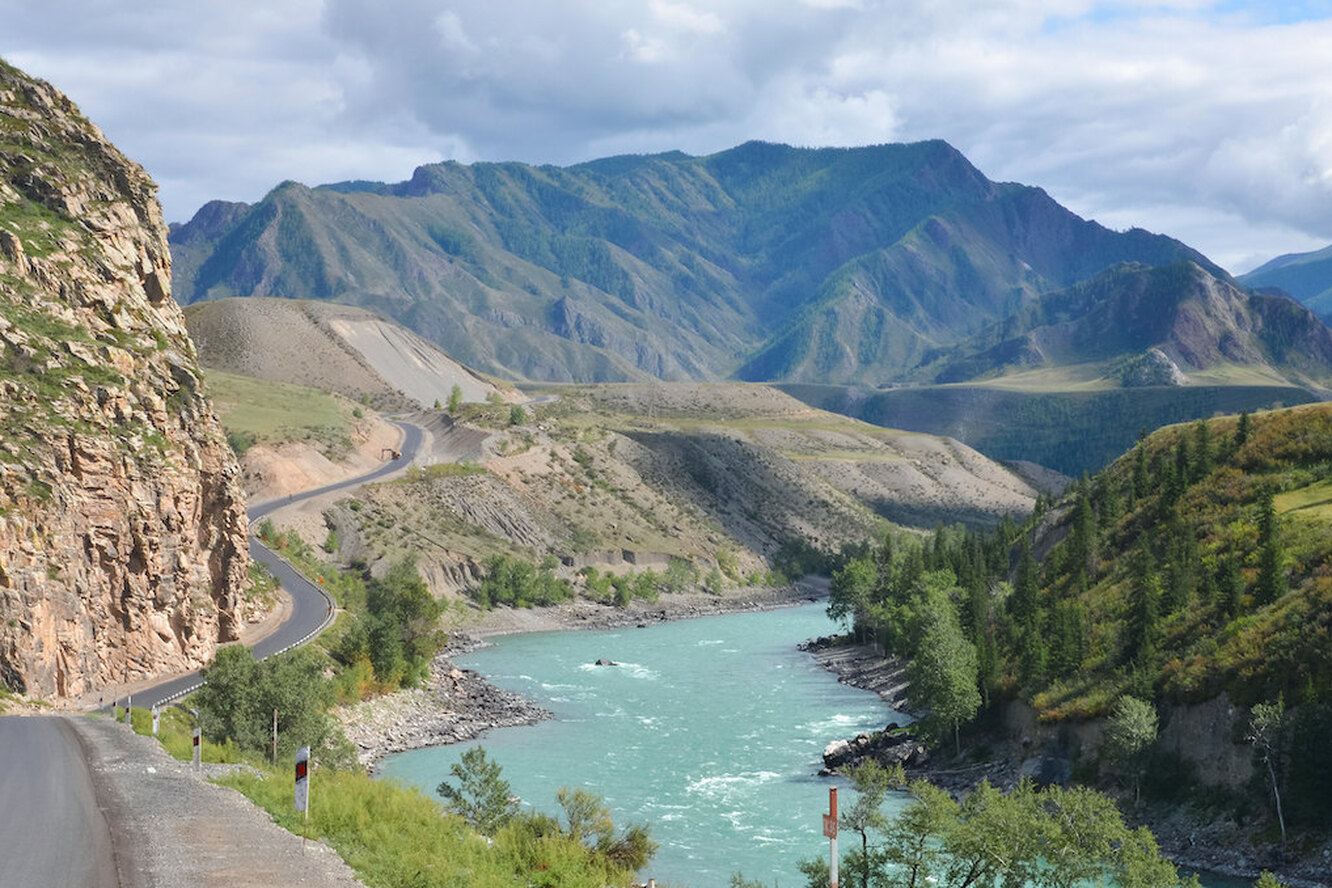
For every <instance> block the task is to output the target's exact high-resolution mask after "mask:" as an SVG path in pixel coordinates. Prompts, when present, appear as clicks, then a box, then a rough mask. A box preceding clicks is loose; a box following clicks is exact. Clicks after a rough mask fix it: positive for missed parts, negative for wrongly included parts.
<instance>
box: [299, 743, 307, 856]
mask: <svg viewBox="0 0 1332 888" xmlns="http://www.w3.org/2000/svg"><path fill="white" fill-rule="evenodd" d="M296 810H297V811H300V812H301V813H303V814H304V815H305V822H304V825H303V826H302V828H301V853H302V854H304V853H305V842H306V838H307V837H308V836H309V833H310V828H309V827H310V747H308V746H302V747H301V748H300V749H298V750H296Z"/></svg>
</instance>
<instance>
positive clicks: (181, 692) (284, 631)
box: [133, 420, 424, 706]
mask: <svg viewBox="0 0 1332 888" xmlns="http://www.w3.org/2000/svg"><path fill="white" fill-rule="evenodd" d="M392 422H393V424H394V425H396V426H397V427H398V428H400V429H402V432H403V440H402V448H401V453H402V456H401V458H399V459H396V460H392V461H390V462H388V463H385V464H384V465H383V466H380V467H379V468H378V469H376V470H375V471H373V472H370V473H368V474H365V475H358V476H357V477H355V478H348V479H347V480H346V481H339V482H338V483H337V484H328V485H325V486H324V487H320V488H317V489H315V490H307V491H305V492H303V493H297V494H293V495H292V496H289V497H286V498H285V499H275V500H269V501H268V502H264V503H260V504H259V505H257V506H254V507H252V508H250V509H249V511H248V515H249V518H250V523H251V525H253V524H254V522H256V521H258V520H259V519H260V518H263V517H264V516H265V515H267V514H269V513H270V512H273V511H275V510H277V509H280V508H282V507H283V506H286V505H289V504H291V503H298V502H301V501H303V500H307V499H312V498H314V497H316V496H323V495H324V494H326V493H334V492H336V491H339V490H345V489H347V488H351V487H357V486H359V485H361V484H366V483H368V482H370V481H375V480H377V479H379V478H382V477H384V476H385V475H390V474H392V473H394V472H397V471H399V470H400V469H402V468H403V467H404V466H406V465H408V464H410V463H411V461H412V460H413V459H414V458H415V457H416V454H417V452H418V451H419V450H420V449H421V440H422V438H423V436H424V433H423V432H422V431H421V428H420V427H419V426H415V425H412V424H410V423H406V422H399V421H397V420H392ZM250 557H251V558H253V559H254V560H256V561H259V562H262V563H263V564H264V565H265V566H267V567H268V569H269V570H270V571H272V573H273V576H275V577H277V579H278V582H279V583H281V584H282V588H283V589H285V590H287V594H288V595H290V596H291V616H289V617H288V618H287V620H286V621H285V622H284V623H283V624H282V625H281V626H279V627H278V628H277V629H276V630H275V631H274V632H273V633H272V634H270V635H268V636H267V637H266V638H264V639H262V640H260V641H259V642H258V643H256V644H255V645H254V656H255V658H256V659H259V660H262V659H264V658H265V657H271V656H273V655H274V654H280V653H282V652H283V651H285V650H289V649H290V648H293V647H296V646H298V645H301V644H304V643H305V642H307V641H309V640H310V639H311V638H314V637H315V636H316V635H318V634H319V633H320V632H322V631H323V630H324V629H325V628H327V626H328V624H329V623H330V622H331V621H332V617H333V601H332V599H330V598H329V597H328V594H327V593H325V592H324V590H323V589H321V588H319V587H318V586H317V585H315V584H314V583H312V582H310V581H309V580H307V579H306V578H305V576H304V574H302V573H301V572H300V571H298V570H296V569H295V568H294V567H292V566H291V565H290V564H289V563H287V561H286V560H285V559H283V558H282V557H281V556H280V555H278V554H277V553H276V552H274V551H273V550H272V549H269V548H268V547H267V546H265V545H264V544H263V543H261V542H259V540H258V539H257V538H256V537H254V536H251V537H250ZM202 683H203V679H202V678H201V677H200V675H199V673H198V672H197V671H196V672H191V673H189V674H188V675H182V676H179V677H178V678H174V679H172V680H170V681H165V682H162V683H161V684H157V685H153V686H152V687H150V688H145V689H143V690H139V691H137V692H136V693H135V694H134V697H133V700H134V704H135V705H136V706H155V705H160V704H163V703H167V702H170V701H172V700H175V699H178V698H180V697H183V696H185V695H186V694H188V693H190V692H191V691H193V690H195V689H196V688H198V687H199V686H200V685H201V684H202Z"/></svg>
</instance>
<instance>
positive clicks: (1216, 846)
mask: <svg viewBox="0 0 1332 888" xmlns="http://www.w3.org/2000/svg"><path fill="white" fill-rule="evenodd" d="M801 649H802V650H806V651H808V652H809V653H810V655H811V656H813V657H814V659H815V661H816V662H818V663H819V665H821V666H822V667H823V668H825V669H827V670H828V671H830V672H832V673H834V674H836V675H837V677H838V680H839V681H840V682H842V683H843V684H846V685H850V686H851V687H856V688H861V689H863V690H868V691H874V692H875V693H877V694H878V695H879V696H880V697H881V698H882V699H883V700H884V702H886V703H888V705H890V706H892V707H893V708H894V709H897V710H898V711H903V712H904V711H906V709H905V707H906V677H905V673H906V662H905V661H904V660H902V659H900V658H885V657H883V656H882V655H881V654H879V653H877V652H876V651H875V650H874V649H873V648H872V647H870V646H869V645H857V644H851V643H848V642H847V641H846V639H845V638H836V637H834V638H820V639H815V640H813V641H810V642H806V643H805V644H802V645H801ZM896 728H897V725H896V724H892V725H888V726H887V727H886V728H885V730H884V732H883V735H878V734H876V735H873V736H871V735H867V734H862V735H859V736H857V737H855V738H851V739H848V740H839V741H835V742H833V743H831V744H829V746H828V748H827V750H825V752H824V763H825V769H824V772H826V773H832V772H841V771H842V770H843V769H845V768H846V767H848V766H849V765H853V764H855V763H856V762H858V761H862V760H864V759H865V758H868V757H873V758H875V759H876V760H879V761H881V762H884V763H887V764H892V763H896V762H901V763H902V764H903V766H904V767H905V768H906V769H907V774H908V775H909V776H910V777H912V778H923V779H926V780H929V781H930V782H931V783H934V784H935V785H937V786H941V787H943V788H945V789H947V790H949V791H950V792H952V793H954V794H958V793H965V792H968V791H970V790H971V789H972V788H973V787H975V786H976V785H977V784H979V783H980V782H981V781H982V780H988V781H989V782H990V784H991V785H993V786H996V787H999V788H1000V789H1010V788H1012V787H1013V786H1015V785H1016V784H1017V783H1018V781H1019V780H1021V779H1022V778H1024V777H1032V778H1034V779H1037V780H1043V781H1047V782H1049V781H1050V780H1051V778H1055V777H1057V776H1058V775H1057V774H1054V773H1051V770H1052V769H1051V768H1049V767H1048V764H1049V763H1048V761H1047V760H1046V758H1045V757H1044V756H1041V755H1039V754H1035V753H1032V752H1026V753H1025V754H1024V753H1019V752H1013V753H1012V754H1000V755H997V756H996V757H994V758H993V759H991V760H990V761H986V762H980V763H975V764H967V765H961V766H953V764H952V763H949V762H943V761H931V759H930V757H929V755H928V752H926V751H925V750H924V748H923V747H921V746H920V744H919V743H918V742H917V741H916V740H915V738H913V737H911V735H910V733H909V732H905V731H901V730H894V729H896ZM1053 770H1057V769H1053ZM1130 819H1132V818H1130ZM1136 820H1137V822H1140V823H1141V824H1142V825H1145V826H1147V827H1148V828H1150V829H1151V831H1152V833H1153V835H1155V836H1156V839H1157V842H1158V844H1159V845H1160V847H1161V851H1162V853H1164V854H1166V855H1167V856H1168V857H1170V859H1171V860H1173V861H1174V862H1175V864H1176V865H1177V866H1178V867H1180V869H1181V871H1188V872H1197V871H1201V872H1210V873H1216V874H1218V875H1223V876H1229V877H1232V878H1237V879H1248V880H1252V879H1256V878H1257V877H1258V875H1259V874H1260V873H1261V872H1262V871H1263V870H1269V871H1271V872H1273V873H1274V874H1276V875H1277V877H1278V878H1279V879H1280V880H1281V881H1282V882H1284V883H1285V884H1286V885H1288V886H1290V888H1332V843H1328V842H1325V843H1323V844H1322V845H1320V846H1318V847H1317V848H1314V849H1311V850H1308V851H1307V852H1306V853H1305V854H1304V855H1303V856H1302V857H1300V858H1299V859H1297V860H1287V859H1284V856H1283V855H1282V853H1281V849H1280V847H1279V846H1278V845H1275V844H1267V843H1264V844H1254V843H1253V841H1252V834H1251V833H1250V832H1248V831H1245V830H1244V829H1243V828H1241V827H1240V826H1239V825H1237V824H1236V823H1234V822H1233V821H1224V822H1215V823H1199V822H1195V821H1194V820H1193V819H1191V818H1189V817H1188V816H1187V815H1186V814H1183V813H1181V812H1180V811H1179V810H1178V809H1170V810H1162V811H1151V810H1149V811H1147V812H1145V814H1144V815H1142V816H1139V817H1138V818H1136Z"/></svg>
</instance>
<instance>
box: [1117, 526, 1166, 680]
mask: <svg viewBox="0 0 1332 888" xmlns="http://www.w3.org/2000/svg"><path fill="white" fill-rule="evenodd" d="M1160 634H1161V580H1160V577H1159V576H1158V575H1157V572H1156V562H1155V560H1154V559H1153V558H1152V554H1151V550H1150V549H1149V548H1148V547H1147V545H1146V543H1145V542H1140V543H1139V544H1138V550H1137V552H1136V553H1135V554H1134V556H1133V577H1132V580H1131V583H1130V586H1129V610H1128V615H1127V618H1126V619H1125V621H1124V638H1123V644H1122V649H1123V661H1124V662H1125V663H1133V662H1137V663H1139V664H1140V665H1146V664H1149V663H1150V662H1151V661H1153V660H1154V659H1155V657H1156V651H1157V647H1158V645H1159V643H1160Z"/></svg>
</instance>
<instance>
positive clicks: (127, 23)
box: [0, 0, 1332, 267]
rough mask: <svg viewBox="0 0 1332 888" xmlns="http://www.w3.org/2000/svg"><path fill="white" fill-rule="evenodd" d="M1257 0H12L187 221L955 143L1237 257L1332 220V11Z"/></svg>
mask: <svg viewBox="0 0 1332 888" xmlns="http://www.w3.org/2000/svg"><path fill="white" fill-rule="evenodd" d="M1328 6H1329V4H1327V3H1326V2H1324V0H1314V2H1307V0H1306V2H1295V0H1290V2H1276V3H1258V2H1252V3H1246V2H1238V0H1226V2H1216V0H707V2H705V0H627V2H623V3H614V4H607V3H603V2H599V0H562V2H560V3H558V4H555V3H550V2H549V0H484V2H483V0H452V2H449V0H397V2H395V3H392V4H383V3H379V2H375V0H267V2H259V0H227V2H220V0H199V2H195V3H191V4H179V3H174V2H169V0H157V2H149V3H146V4H130V5H129V6H126V5H124V4H112V3H110V2H106V0H78V2H75V0H49V2H43V3H41V4H34V3H29V2H27V0H0V15H3V16H4V20H5V21H6V28H5V31H4V33H3V34H0V54H4V55H6V56H7V57H8V58H9V59H10V60H11V61H12V62H14V63H16V64H19V65H20V66H21V67H25V68H27V69H29V70H31V71H32V72H33V73H35V74H38V75H39V76H45V77H47V78H49V79H51V80H52V81H53V82H55V83H56V84H57V85H58V86H60V87H61V88H62V89H64V90H66V91H67V92H69V93H70V94H71V95H72V96H73V98H74V99H75V100H76V101H78V102H80V103H81V104H82V105H83V107H84V110H85V111H87V112H88V113H89V114H90V115H91V116H92V117H93V118H94V120H96V121H97V122H98V123H100V124H101V125H102V126H103V128H104V129H105V130H106V131H107V132H108V134H109V135H111V136H112V138H113V139H115V140H116V141H117V143H118V144H120V145H121V147H122V148H123V149H124V150H126V151H127V153H130V154H131V156H134V157H136V158H137V159H139V160H140V161H142V162H143V163H144V164H145V165H146V166H147V167H148V169H149V172H151V173H153V174H154V175H155V176H156V177H157V178H158V179H159V181H160V183H161V185H162V197H163V200H164V203H165V204H166V206H167V208H168V214H169V216H171V217H172V218H181V217H182V216H183V215H186V214H188V213H189V212H192V210H193V208H194V207H195V206H197V205H198V203H201V202H202V201H203V200H204V199H206V198H208V197H229V198H238V197H239V198H243V199H249V200H253V199H256V198H257V197H259V196H260V195H262V194H263V193H264V191H266V190H267V188H269V187H271V186H272V185H273V184H275V183H276V182H277V181H280V180H282V179H287V178H296V179H300V180H302V181H308V182H312V183H314V182H320V181H329V180H335V179H343V178H379V179H400V178H404V177H405V176H406V175H408V174H409V173H410V168H411V167H412V166H414V165H416V164H418V163H425V162H431V161H434V160H438V159H442V158H444V157H453V158H456V159H459V160H463V161H473V160H478V159H493V160H505V159H516V160H526V161H532V162H539V163H570V162H577V161H581V160H587V159H590V158H593V157H597V156H602V155H604V154H607V153H615V152H626V151H634V152H655V151H665V150H671V149H677V148H678V149H683V150H685V151H689V152H691V153H707V152H711V151H716V150H721V149H724V148H727V147H730V146H732V145H735V144H738V143H740V142H742V141H745V140H747V139H750V138H756V137H758V138H765V139H770V140H775V141H785V142H790V143H793V144H799V145H825V144H842V145H855V144H868V143H876V142H883V141H891V140H915V139H925V138H944V139H947V140H949V141H950V142H952V143H953V144H954V145H956V146H957V147H958V148H959V149H960V150H962V151H963V152H964V153H965V154H967V156H968V157H970V158H971V159H972V160H973V161H974V162H975V163H976V164H977V165H978V166H979V167H980V168H981V169H982V171H983V172H985V173H986V174H987V175H989V176H991V177H992V178H996V179H1010V180H1016V181H1022V182H1026V183H1029V184H1034V185H1039V186H1042V187H1044V188H1046V190H1048V191H1050V192H1051V194H1052V195H1053V196H1054V197H1055V198H1056V199H1057V200H1060V201H1061V202H1064V203H1066V204H1067V205H1069V206H1070V207H1072V208H1073V209H1074V210H1075V211H1077V212H1079V213H1081V214H1083V215H1085V216H1091V217H1095V218H1100V219H1102V220H1105V221H1109V222H1110V223H1111V224H1115V225H1118V226H1121V227H1124V226H1127V225H1141V226H1143V227H1148V228H1151V229H1153V230H1158V231H1164V232H1166V233H1169V234H1172V235H1175V236H1177V237H1181V238H1182V239H1184V240H1186V241H1188V242H1190V243H1193V244H1194V245H1196V246H1198V247H1199V248H1201V249H1203V250H1204V252H1208V253H1209V255H1212V256H1213V257H1214V258H1216V259H1218V260H1219V261H1221V262H1222V263H1223V264H1229V265H1231V266H1236V267H1237V266H1239V265H1242V264H1243V263H1246V262H1249V261H1250V259H1251V258H1252V257H1253V256H1254V255H1255V254H1256V253H1257V252H1259V251H1261V250H1263V249H1265V248H1267V246H1268V245H1269V244H1270V245H1272V246H1273V247H1274V248H1275V251H1277V252H1279V251H1282V249H1283V248H1282V246H1281V245H1282V244H1292V245H1294V244H1298V245H1299V246H1298V247H1294V246H1293V247H1291V248H1293V249H1302V248H1304V246H1305V245H1308V244H1309V243H1310V242H1315V243H1317V242H1320V241H1321V242H1324V243H1325V242H1328V241H1332V200H1329V198H1332V123H1329V121H1330V120H1332V116H1330V115H1329V111H1332V24H1330V23H1329V21H1328V20H1327V18H1328V16H1329V14H1332V10H1330V9H1328V8H1327V7H1328Z"/></svg>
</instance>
